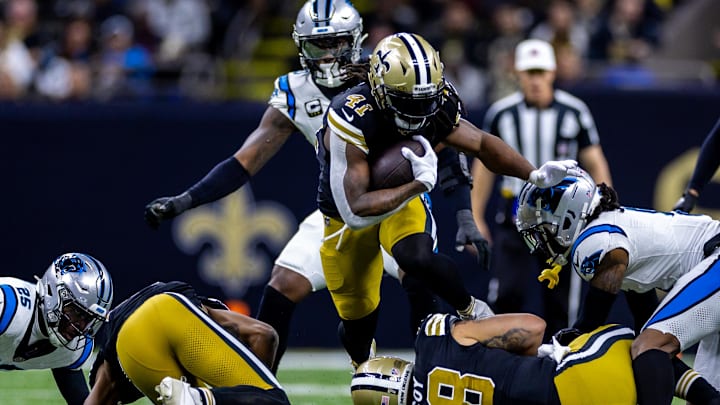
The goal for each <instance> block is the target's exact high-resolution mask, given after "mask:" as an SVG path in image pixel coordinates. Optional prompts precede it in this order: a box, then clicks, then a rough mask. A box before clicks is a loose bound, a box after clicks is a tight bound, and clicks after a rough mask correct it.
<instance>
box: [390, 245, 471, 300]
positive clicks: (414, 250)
mask: <svg viewBox="0 0 720 405" xmlns="http://www.w3.org/2000/svg"><path fill="white" fill-rule="evenodd" d="M392 255H393V257H394V258H395V260H396V261H397V262H398V264H399V265H400V268H401V269H403V271H405V273H406V275H412V276H413V277H415V278H417V279H418V280H421V281H422V282H423V283H425V285H426V286H427V287H428V288H430V289H431V290H432V292H434V293H435V294H437V295H438V297H440V298H442V299H443V300H445V302H447V303H448V304H450V305H451V306H452V307H453V308H454V309H456V310H458V311H462V310H465V309H467V308H468V306H470V304H471V303H472V297H471V296H470V293H469V292H468V290H467V289H466V288H465V284H464V283H463V279H462V277H461V276H460V272H459V271H458V268H457V265H456V264H455V262H454V261H453V260H452V259H451V258H450V257H449V256H445V255H443V254H442V253H435V252H433V240H432V238H431V237H430V236H429V235H428V234H424V233H421V234H415V235H410V236H406V237H404V238H403V239H401V240H400V241H399V242H397V243H396V244H395V245H394V246H393V247H392Z"/></svg>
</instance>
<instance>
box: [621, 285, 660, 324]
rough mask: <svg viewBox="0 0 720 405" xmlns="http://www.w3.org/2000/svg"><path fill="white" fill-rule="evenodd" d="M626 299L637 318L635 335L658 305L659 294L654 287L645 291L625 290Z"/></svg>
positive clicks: (635, 318)
mask: <svg viewBox="0 0 720 405" xmlns="http://www.w3.org/2000/svg"><path fill="white" fill-rule="evenodd" d="M625 299H626V300H627V303H628V306H629V307H630V312H631V313H632V315H633V318H634V320H635V335H638V334H640V329H642V327H643V325H644V324H645V322H647V320H648V319H650V316H652V314H653V312H655V308H657V306H658V303H659V301H658V297H657V294H656V293H655V290H654V289H652V290H650V291H648V292H644V293H638V292H634V291H625Z"/></svg>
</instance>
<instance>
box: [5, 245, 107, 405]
mask: <svg viewBox="0 0 720 405" xmlns="http://www.w3.org/2000/svg"><path fill="white" fill-rule="evenodd" d="M112 299H113V286H112V279H111V278H110V274H109V273H108V271H107V270H106V269H105V266H103V265H102V263H100V262H99V261H98V260H97V259H95V258H93V257H91V256H89V255H86V254H82V253H67V254H64V255H62V256H60V257H58V258H57V259H56V260H55V261H53V263H52V264H51V265H50V267H49V268H48V269H47V271H46V272H45V274H44V275H43V277H42V278H39V279H38V281H37V283H31V282H28V281H24V280H20V279H17V278H12V277H0V370H36V369H52V373H53V376H54V377H55V381H56V383H57V386H58V389H59V390H60V393H61V394H62V395H63V397H64V398H65V400H66V401H67V403H68V404H82V403H83V401H84V399H85V397H86V396H87V394H88V387H87V384H86V383H85V377H84V376H83V374H82V371H81V370H80V367H81V366H82V365H83V364H85V362H86V361H87V360H88V358H90V355H91V353H92V350H93V337H94V335H95V333H97V331H98V329H99V328H100V326H101V325H102V323H103V322H104V321H105V320H106V318H107V313H108V312H109V310H110V306H111V305H112Z"/></svg>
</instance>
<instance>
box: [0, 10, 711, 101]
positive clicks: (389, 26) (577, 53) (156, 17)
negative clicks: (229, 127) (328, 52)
mask: <svg viewBox="0 0 720 405" xmlns="http://www.w3.org/2000/svg"><path fill="white" fill-rule="evenodd" d="M301 4H302V1H300V0H296V1H283V0H248V1H243V0H0V11H1V12H2V19H1V21H0V99H2V100H45V101H64V100H113V99H132V100H134V99H138V100H153V99H163V100H175V99H187V98H191V99H202V100H206V99H207V100H228V99H245V100H257V101H264V100H266V99H267V97H268V96H269V94H270V92H271V91H272V81H273V79H274V78H275V77H277V76H278V75H281V74H284V73H286V72H287V71H289V70H294V69H299V67H300V66H299V62H298V58H297V49H296V47H295V44H294V43H293V41H292V39H291V32H292V25H293V23H294V21H295V16H296V14H297V11H298V10H299V8H300V6H301ZM353 4H354V5H355V6H356V8H357V9H358V10H359V11H360V13H361V15H362V16H363V19H364V25H365V31H366V32H367V33H368V38H367V39H366V40H365V42H364V47H365V49H366V50H367V52H369V51H370V50H372V48H373V47H374V45H375V44H376V43H377V41H378V40H379V39H381V38H383V37H384V36H386V35H388V34H390V33H393V32H397V31H409V32H417V33H419V34H421V35H423V36H425V38H427V39H428V40H429V41H430V42H431V43H432V44H433V45H434V46H435V47H436V49H438V50H439V51H440V54H441V58H442V60H443V61H444V63H445V68H446V75H447V76H448V78H449V79H450V80H451V81H453V82H454V83H455V85H456V87H457V88H459V89H460V91H461V95H462V97H463V99H464V100H465V102H466V104H467V106H468V107H469V108H474V107H481V106H484V105H487V104H488V103H490V102H492V101H494V100H497V99H498V98H500V97H502V96H504V95H506V94H508V93H509V92H511V91H512V90H514V89H515V81H514V79H513V77H512V66H513V64H512V58H513V49H514V47H515V45H516V44H517V43H518V42H520V41H521V40H522V39H525V38H528V37H534V38H541V39H544V40H547V41H549V42H550V43H552V44H553V46H554V48H555V52H556V54H557V59H558V71H557V76H558V85H559V86H560V87H573V86H588V85H595V86H609V87H622V88H648V87H650V88H654V87H662V88H676V87H680V86H682V87H692V86H699V87H709V88H715V89H717V88H718V87H717V86H718V78H720V24H719V23H718V22H719V21H720V1H718V0H382V1H375V0H357V1H354V2H353Z"/></svg>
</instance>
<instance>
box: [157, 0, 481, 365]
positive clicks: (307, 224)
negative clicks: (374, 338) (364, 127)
mask: <svg viewBox="0 0 720 405" xmlns="http://www.w3.org/2000/svg"><path fill="white" fill-rule="evenodd" d="M364 37H365V35H364V34H363V24H362V18H361V16H360V13H358V11H357V10H356V9H355V8H354V7H353V5H352V4H351V3H350V2H349V1H345V0H307V1H306V2H305V4H303V6H302V8H301V9H300V11H299V12H298V15H297V19H296V21H295V24H294V26H293V39H294V40H295V44H296V45H297V48H298V51H299V57H300V63H301V65H302V66H303V68H304V69H302V70H298V71H294V72H289V73H287V74H284V75H282V76H280V77H278V78H277V79H276V80H275V89H274V91H273V93H272V95H271V96H270V100H269V101H268V107H267V109H266V111H265V113H264V114H263V117H262V118H261V120H260V122H259V123H258V127H257V128H256V129H255V130H253V132H252V133H250V134H249V135H248V136H247V139H246V140H245V141H244V143H243V145H242V146H241V147H240V149H238V150H237V151H236V152H235V154H234V155H233V156H231V157H229V158H227V159H225V160H223V161H222V162H220V163H218V164H217V165H216V166H215V167H214V168H213V169H212V170H211V171H210V172H209V173H208V174H207V175H206V176H205V177H203V178H202V179H201V180H200V181H198V182H197V183H195V184H194V185H192V186H191V187H190V188H188V189H187V191H185V192H183V193H181V194H179V195H176V196H174V197H160V198H157V199H154V200H153V201H151V202H150V203H149V204H148V205H147V206H146V208H145V219H146V221H147V223H148V224H149V225H150V226H152V227H153V228H157V227H158V226H159V225H160V223H161V222H162V221H167V220H170V219H172V218H174V217H176V216H178V215H181V214H182V213H183V212H184V211H186V210H188V209H192V208H193V207H198V206H201V205H204V204H207V203H210V202H213V201H216V200H219V199H221V198H223V197H225V196H226V195H228V194H230V193H232V192H234V191H235V190H237V189H239V188H240V187H242V186H244V185H245V184H246V183H247V182H249V181H250V179H251V178H252V176H254V175H255V174H256V173H258V172H259V171H260V170H261V169H262V168H263V167H264V166H265V165H266V164H267V163H268V162H269V161H270V159H271V158H272V157H273V156H275V154H276V153H277V152H278V151H279V150H280V148H281V147H282V146H283V145H285V143H286V142H287V140H288V139H290V137H291V136H293V134H295V133H300V134H302V135H303V136H304V137H305V139H306V140H307V141H308V142H309V144H310V145H312V148H307V151H308V153H314V152H315V147H316V143H317V137H316V136H315V133H316V132H317V130H318V129H319V128H320V127H322V123H323V115H324V113H325V111H326V110H327V108H328V106H329V104H330V99H331V98H332V97H333V96H335V95H337V94H339V93H341V92H343V91H345V90H347V89H348V88H350V87H352V86H354V85H355V84H357V83H359V82H361V81H363V80H364V79H365V78H366V77H367V63H360V62H361V58H360V56H361V51H362V47H361V43H362V40H363V38H364ZM312 170H316V169H315V168H313V169H312ZM440 171H441V175H440V179H439V181H438V183H439V186H440V189H442V191H443V195H444V196H446V197H448V199H449V202H450V203H451V204H452V205H453V206H454V208H455V210H456V215H455V216H456V219H457V225H458V230H457V233H456V236H455V243H456V248H457V249H458V250H462V249H464V247H465V246H466V245H472V246H474V247H475V250H476V251H477V260H478V262H479V264H481V265H482V266H483V267H485V268H487V262H486V259H487V258H488V257H489V252H488V251H487V243H486V241H485V239H484V238H483V236H482V234H481V233H480V232H479V231H478V229H477V225H475V222H474V220H473V218H472V212H471V210H470V186H471V184H472V178H471V176H470V173H469V169H468V165H467V161H466V160H465V157H464V156H462V155H460V154H458V153H457V152H456V151H454V150H447V151H445V152H443V153H442V155H441V156H440ZM312 187H313V188H314V187H316V185H315V184H312ZM322 228H323V218H322V215H321V213H320V212H319V211H317V210H316V211H314V212H312V213H311V214H309V215H308V216H307V217H306V218H305V219H303V221H302V222H301V223H300V225H299V227H298V230H297V232H296V233H295V235H294V236H293V237H292V238H291V239H290V240H289V241H288V243H287V244H286V246H285V247H284V248H283V250H282V252H280V254H279V256H278V257H277V258H276V259H275V265H274V266H273V269H272V274H271V276H270V281H269V282H268V284H267V286H266V287H265V291H264V292H263V296H262V299H261V301H260V305H259V308H258V311H257V318H258V319H259V320H261V321H263V322H266V323H268V324H270V325H271V326H272V327H273V328H274V329H275V330H276V331H277V333H278V337H279V343H278V352H277V356H276V358H275V363H274V364H273V367H272V369H273V371H275V370H277V368H278V366H279V362H280V359H281V357H282V355H283V353H284V352H285V348H286V346H287V341H288V335H289V333H290V323H291V320H292V316H293V313H294V311H295V307H296V305H297V304H298V303H300V302H301V301H302V300H304V299H305V297H307V296H309V295H310V294H311V293H313V292H315V291H320V290H322V289H324V288H325V278H324V276H323V271H322V266H321V264H320V254H319V253H318V252H319V250H320V239H321V238H322ZM384 262H385V270H386V271H387V273H388V274H390V275H391V276H392V277H394V278H397V279H398V280H399V281H400V283H401V285H402V287H403V289H404V290H405V291H406V292H407V294H408V300H409V304H410V305H409V307H410V330H411V333H412V334H414V333H415V330H417V327H418V326H419V325H420V322H422V320H423V319H424V318H425V316H427V315H428V314H429V313H432V312H436V311H437V310H438V308H437V300H436V298H435V297H434V296H433V295H432V294H431V293H430V292H429V291H428V290H427V288H425V286H424V285H423V284H422V283H420V282H419V281H418V280H416V279H414V278H413V277H403V275H402V273H401V272H400V271H399V270H398V266H397V263H395V261H394V260H392V258H391V257H389V255H386V254H385V255H384Z"/></svg>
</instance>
